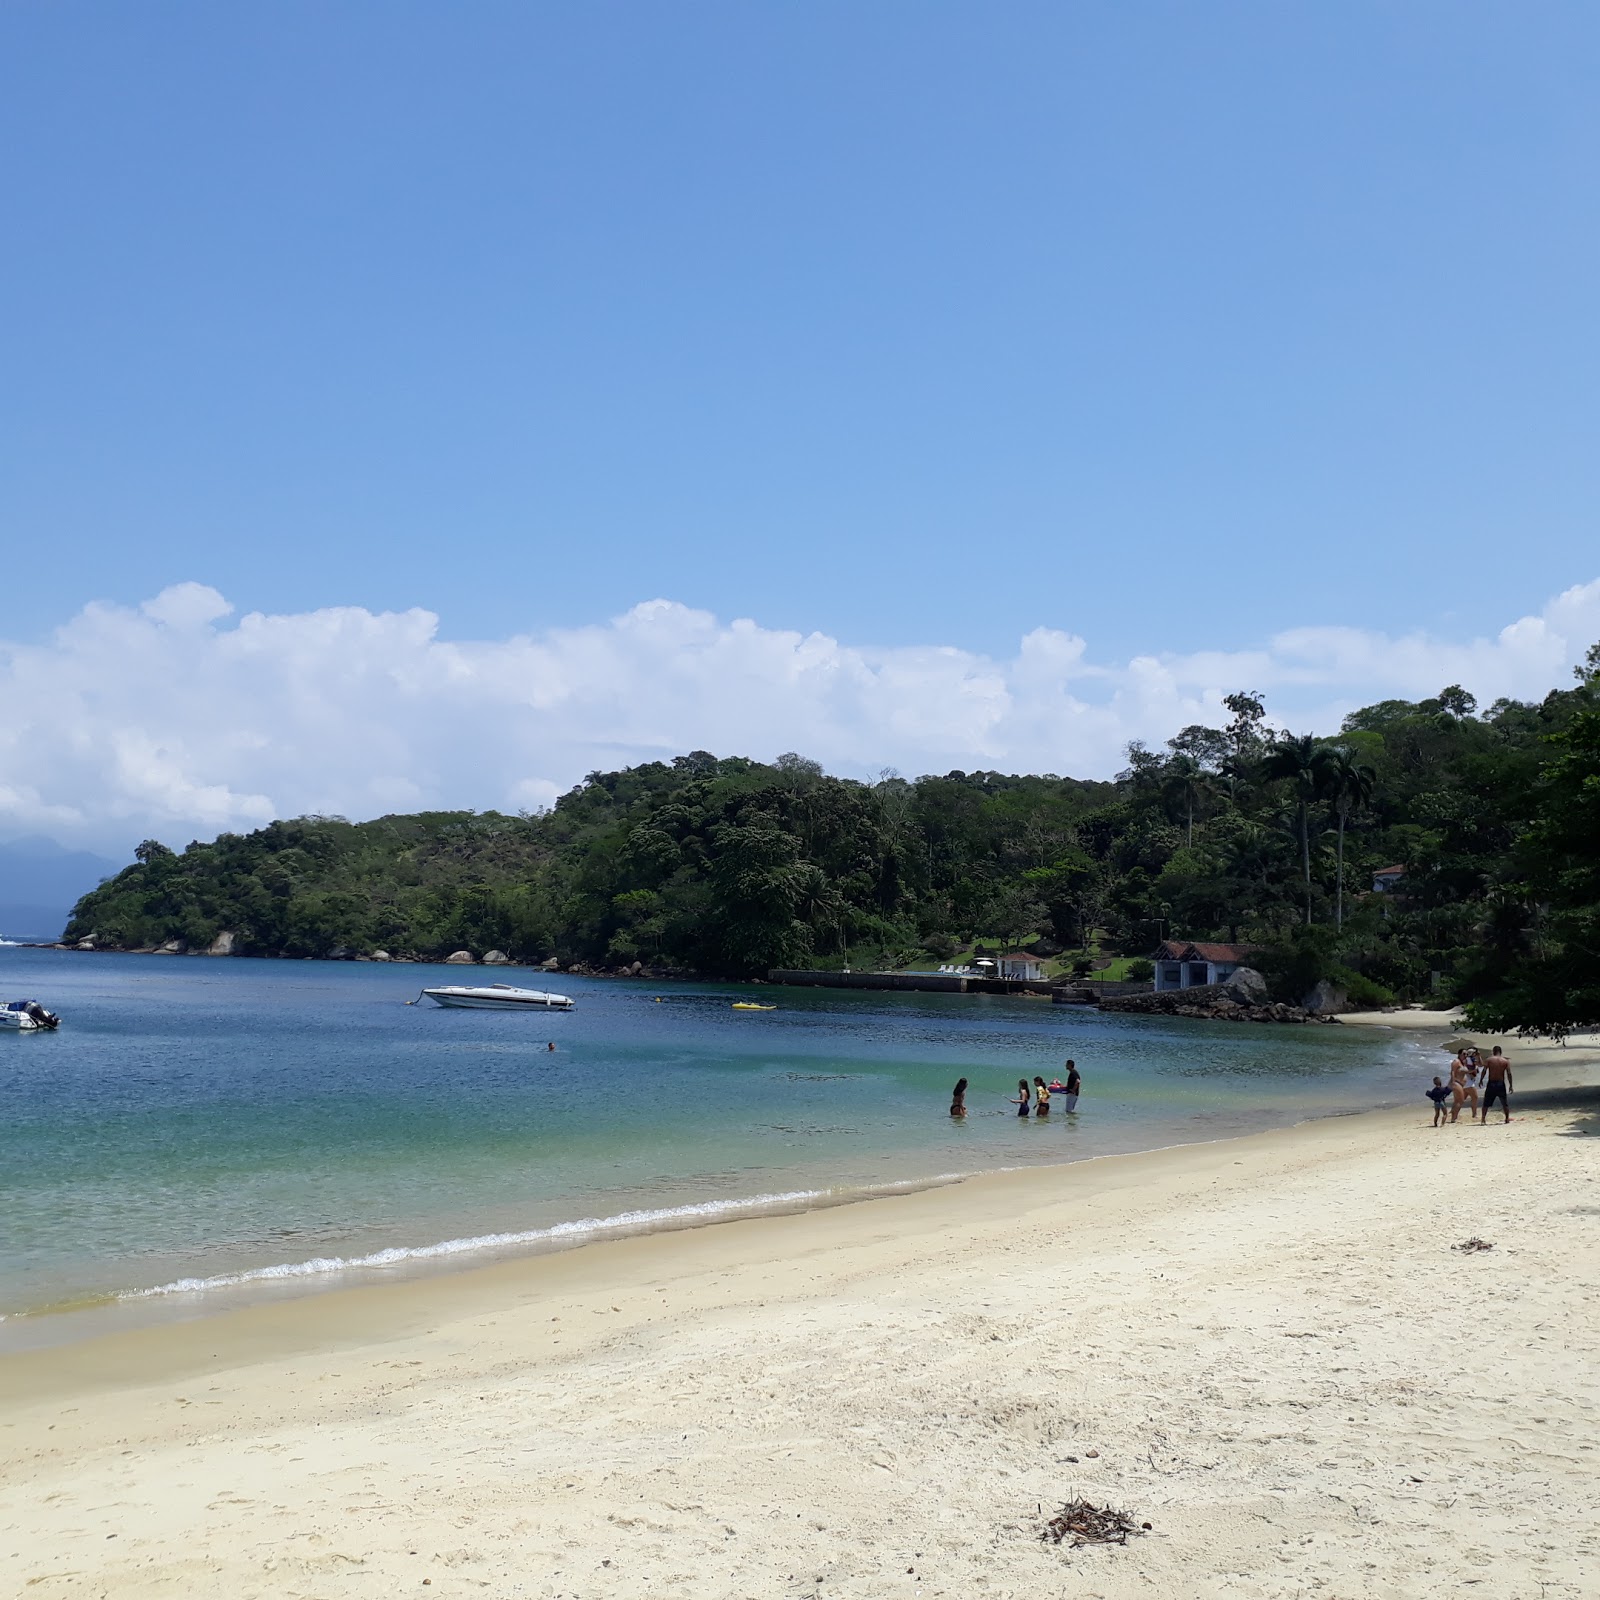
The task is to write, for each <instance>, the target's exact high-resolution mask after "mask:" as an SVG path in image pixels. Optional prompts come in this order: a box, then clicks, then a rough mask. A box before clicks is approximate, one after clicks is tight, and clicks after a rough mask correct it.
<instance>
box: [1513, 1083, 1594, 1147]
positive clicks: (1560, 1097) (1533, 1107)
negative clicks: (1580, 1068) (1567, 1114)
mask: <svg viewBox="0 0 1600 1600" xmlns="http://www.w3.org/2000/svg"><path fill="white" fill-rule="evenodd" d="M1511 1103H1512V1105H1513V1106H1514V1107H1515V1108H1516V1114H1517V1115H1521V1114H1522V1113H1524V1112H1533V1111H1583V1112H1587V1113H1588V1115H1586V1116H1584V1117H1582V1118H1580V1119H1579V1120H1578V1121H1576V1122H1571V1123H1568V1124H1567V1126H1566V1127H1564V1128H1562V1129H1561V1130H1560V1132H1561V1136H1562V1138H1564V1139H1584V1138H1600V1084H1588V1083H1586V1084H1579V1085H1576V1086H1574V1087H1572V1088H1569V1089H1529V1090H1527V1091H1526V1092H1525V1093H1523V1094H1518V1093H1516V1091H1515V1090H1513V1091H1512V1095H1511ZM1495 1110H1496V1113H1498V1111H1499V1107H1498V1106H1497V1107H1496V1108H1495ZM1490 1120H1491V1121H1492V1120H1494V1119H1493V1118H1491V1119H1490Z"/></svg>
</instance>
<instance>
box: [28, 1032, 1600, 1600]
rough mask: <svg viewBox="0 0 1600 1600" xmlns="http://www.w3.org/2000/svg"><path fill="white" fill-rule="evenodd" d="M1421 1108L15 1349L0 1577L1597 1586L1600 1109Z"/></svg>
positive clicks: (190, 1590) (303, 1583)
mask: <svg viewBox="0 0 1600 1600" xmlns="http://www.w3.org/2000/svg"><path fill="white" fill-rule="evenodd" d="M1441 1057H1442V1052H1441ZM1581 1064H1582V1062H1581V1060H1580V1058H1579V1056H1577V1055H1576V1054H1574V1055H1571V1056H1569V1057H1568V1058H1567V1065H1568V1066H1569V1067H1576V1066H1578V1065H1581ZM1427 1124H1428V1107H1427V1104H1426V1102H1425V1101H1422V1100H1420V1098H1419V1102H1418V1107H1417V1109H1416V1110H1415V1111H1406V1112H1401V1113H1381V1114H1377V1115H1374V1116H1368V1117H1362V1118H1346V1119H1338V1120H1334V1121H1329V1122H1322V1123H1318V1124H1314V1125H1311V1126H1309V1127H1306V1128H1301V1129H1296V1130H1293V1131H1291V1132H1289V1133H1279V1134H1271V1135H1263V1136H1259V1137H1255V1138H1250V1139H1243V1140H1235V1141H1230V1142H1227V1143H1223V1144H1216V1145H1209V1146H1196V1147H1189V1148H1187V1149H1183V1150H1178V1151H1170V1152H1165V1153H1159V1154H1155V1155H1150V1156H1137V1157H1126V1158H1118V1159H1115V1160H1108V1161H1101V1162H1093V1163H1084V1164H1081V1165H1078V1166H1075V1167H1068V1168H1063V1169H1057V1170H1055V1171H1052V1172H1027V1173H1017V1174H1003V1175H996V1176H991V1177H986V1178H981V1179H975V1180H972V1181H969V1182H967V1183H964V1184H961V1185H959V1186H956V1187H953V1188H947V1189H941V1190H935V1191H930V1192H927V1193H924V1194H920V1195H913V1196H906V1197H901V1198H896V1199H892V1200H882V1201H876V1202H872V1203H867V1204H861V1205H856V1206H851V1207H846V1208H841V1209H838V1210H834V1211H826V1212H820V1213H813V1214H810V1215H807V1216H802V1217H792V1218H775V1219H764V1220H760V1221H754V1222H742V1223H732V1224H726V1225H723V1226H720V1227H715V1228H706V1229H702V1230H699V1231H696V1232H692V1233H682V1234H675V1235H667V1236H658V1237H655V1238H650V1239H640V1240H622V1241H614V1242H611V1243H607V1244H600V1245H595V1246H592V1247H590V1248H588V1249H585V1250H582V1251H578V1252H574V1253H572V1254H570V1255H566V1256H557V1257H546V1258H543V1259H539V1260H532V1261H522V1262H515V1263H510V1264H506V1265H502V1266H498V1267H493V1268H487V1269H483V1270H481V1271H477V1272H473V1273H467V1274H462V1275H460V1276H457V1277H451V1278H436V1279H432V1280H428V1281H424V1282H419V1283H412V1284H406V1285H398V1286H390V1287H383V1288H376V1289H364V1290H359V1291H353V1292H350V1293H344V1294H331V1295H323V1296H320V1297H315V1298H311V1299H306V1300H301V1301H298V1302H294V1303H292V1304H287V1305H280V1306H276V1307H262V1308H256V1309H253V1310H251V1311H247V1312H241V1313H235V1314H231V1315H228V1316H223V1317H213V1318H210V1319H207V1320H205V1321H202V1322H195V1323H191V1324H187V1325H184V1326H182V1327H179V1328H176V1329H173V1328H168V1329H165V1330H159V1331H150V1332H147V1333H142V1334H138V1335H123V1336H119V1337H118V1338H116V1339H114V1340H108V1341H100V1342H98V1343H96V1344H82V1345H78V1346H76V1347H72V1348H70V1349H67V1350H63V1351H54V1352H41V1353H36V1354H32V1355H26V1356H17V1357H13V1358H11V1359H10V1360H8V1361H5V1362H0V1419H3V1425H0V1463H3V1464H0V1530H3V1532H0V1593H3V1594H6V1595H11V1594H15V1595H19V1596H22V1595H25V1596H28V1597H30V1600H34V1597H36V1600H46V1597H52V1596H67V1595H71V1596H85V1595H109V1596H115V1597H119V1600H120V1597H123V1596H127V1597H144V1596H158V1595H159V1596H173V1597H177V1596H184V1597H190V1596H194V1597H204V1596H228V1597H247V1596H256V1595H261V1596H268V1595H270V1596H310V1597H319V1600H320V1597H334V1596H340V1597H343V1596H368V1595H371V1596H389V1595H395V1594H418V1595H420V1594H423V1593H427V1594H429V1595H441V1596H444V1595H469V1594H470V1595H491V1596H500V1595H529V1596H540V1597H554V1596H583V1597H588V1596H595V1597H598V1596H619V1597H631V1596H641V1597H642V1596H650V1597H652V1600H666V1597H674V1596H684V1597H695V1600H701V1597H722V1596H769V1595H771V1596H791V1595H792V1596H798V1595H808V1596H809V1595H822V1596H858V1597H863V1600H866V1597H872V1600H879V1597H898V1596H907V1597H909V1596H936V1595H937V1596H950V1597H963V1600H964V1597H970V1596H974V1595H993V1596H1005V1595H1016V1596H1030V1597H1031V1596H1045V1595H1051V1596H1054V1595H1063V1596H1105V1597H1120V1596H1132V1595H1138V1596H1144V1597H1151V1596H1157V1597H1168V1596H1171V1597H1188V1596H1207V1595H1223V1594H1226V1595H1230V1596H1237V1597H1251V1596H1282V1597H1289V1596H1327V1597H1353V1596H1410V1595H1416V1596H1424V1595H1426V1596H1434V1595H1456V1594H1465V1595H1481V1596H1484V1597H1486V1600H1488V1597H1494V1600H1521V1597H1527V1600H1567V1597H1577V1596H1592V1595H1595V1594H1597V1593H1600V1521H1597V1519H1596V1516H1595V1511H1594V1503H1595V1499H1596V1488H1597V1485H1600V1472H1597V1466H1600V1459H1597V1456H1600V1363H1597V1357H1600V1106H1597V1107H1595V1108H1594V1109H1579V1110H1570V1109H1546V1110H1533V1109H1529V1108H1527V1107H1524V1108H1522V1112H1521V1114H1520V1115H1519V1117H1518V1119H1517V1120H1516V1121H1514V1122H1513V1123H1512V1124H1511V1126H1510V1127H1502V1126H1499V1125H1498V1122H1495V1123H1491V1124H1490V1125H1489V1126H1487V1127H1478V1126H1468V1125H1467V1124H1465V1123H1462V1124H1459V1125H1457V1126H1456V1127H1453V1128H1446V1129H1443V1130H1440V1131H1437V1132H1436V1131H1434V1130H1433V1129H1432V1128H1430V1127H1429V1126H1428V1125H1427ZM1470 1235H1479V1236H1481V1237H1483V1238H1484V1239H1487V1240H1490V1241H1492V1242H1493V1244H1494V1249H1493V1250H1491V1251H1489V1252H1486V1253H1483V1254H1473V1255H1463V1254H1461V1253H1458V1252H1456V1251H1454V1250H1452V1249H1451V1246H1452V1245H1453V1244H1454V1243H1456V1242H1458V1241H1460V1240H1463V1239H1466V1238H1467V1237H1468V1236H1470ZM1091 1451H1097V1452H1098V1454H1097V1455H1093V1456H1091V1454H1090V1452H1091ZM1074 1457H1075V1458H1076V1460H1073V1459H1071V1458H1074ZM1074 1492H1081V1493H1083V1494H1085V1495H1088V1496H1090V1497H1091V1498H1095V1499H1103V1498H1110V1499H1112V1500H1114V1501H1116V1502H1117V1503H1118V1504H1120V1505H1125V1506H1126V1507H1128V1508H1129V1509H1130V1510H1131V1511H1133V1512H1134V1513H1135V1514H1136V1515H1137V1516H1138V1517H1139V1519H1140V1520H1149V1521H1150V1522H1151V1523H1152V1524H1153V1525H1154V1526H1153V1531H1152V1532H1151V1533H1150V1534H1148V1535H1146V1536H1144V1537H1142V1538H1140V1539H1138V1540H1136V1541H1134V1542H1133V1543H1131V1544H1129V1545H1128V1546H1127V1547H1126V1548H1114V1547H1113V1548H1098V1549H1083V1550H1069V1549H1067V1548H1066V1547H1065V1546H1063V1547H1060V1548H1056V1547H1053V1546H1048V1545H1044V1544H1041V1543H1040V1542H1039V1541H1038V1539H1037V1537H1036V1535H1037V1532H1038V1529H1039V1527H1040V1526H1041V1524H1042V1522H1043V1520H1044V1517H1045V1516H1047V1515H1048V1514H1049V1512H1050V1511H1051V1510H1052V1509H1053V1508H1054V1506H1055V1504H1056V1503H1057V1502H1058V1501H1060V1500H1061V1499H1063V1498H1064V1497H1066V1496H1068V1495H1070V1494H1072V1493H1074Z"/></svg>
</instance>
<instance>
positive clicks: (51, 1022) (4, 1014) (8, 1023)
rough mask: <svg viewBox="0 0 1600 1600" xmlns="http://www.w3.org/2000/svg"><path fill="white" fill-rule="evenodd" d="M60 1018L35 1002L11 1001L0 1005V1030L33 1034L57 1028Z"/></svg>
mask: <svg viewBox="0 0 1600 1600" xmlns="http://www.w3.org/2000/svg"><path fill="white" fill-rule="evenodd" d="M60 1026H61V1018H60V1017H58V1016H57V1015H56V1014H55V1012H53V1011H46V1010H45V1008H44V1007H43V1006H42V1005H40V1004H39V1002H38V1001H37V1000H12V1001H9V1002H8V1003H7V1004H5V1005H0V1028H4V1029H9V1030H11V1031H12V1032H16V1033H35V1032H38V1031H39V1030H40V1029H47V1028H59V1027H60Z"/></svg>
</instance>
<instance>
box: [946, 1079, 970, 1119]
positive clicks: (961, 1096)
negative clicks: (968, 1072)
mask: <svg viewBox="0 0 1600 1600" xmlns="http://www.w3.org/2000/svg"><path fill="white" fill-rule="evenodd" d="M966 1114H967V1080H966V1079H965V1078H963V1079H962V1080H961V1081H960V1082H959V1083H958V1084H957V1085H956V1086H955V1088H954V1090H952V1091H951V1094H950V1115H951V1116H952V1117H964V1116H966Z"/></svg>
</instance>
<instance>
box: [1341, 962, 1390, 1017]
mask: <svg viewBox="0 0 1600 1600" xmlns="http://www.w3.org/2000/svg"><path fill="white" fill-rule="evenodd" d="M1328 976H1329V978H1331V979H1332V980H1333V982H1335V983H1336V984H1338V985H1339V987H1340V988H1341V989H1343V990H1344V992H1345V993H1346V994H1347V995H1348V996H1349V997H1350V1004H1351V1005H1353V1006H1354V1007H1355V1008H1356V1010H1357V1011H1376V1010H1377V1009H1378V1007H1379V1006H1392V1005H1393V1004H1394V1003H1395V1002H1394V990H1393V989H1386V988H1384V986H1383V985H1382V984H1381V983H1376V982H1374V981H1373V980H1372V979H1371V978H1368V977H1365V976H1363V975H1362V974H1361V973H1359V972H1352V971H1351V970H1350V968H1349V967H1335V968H1333V970H1332V971H1331V972H1329V974H1328Z"/></svg>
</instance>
